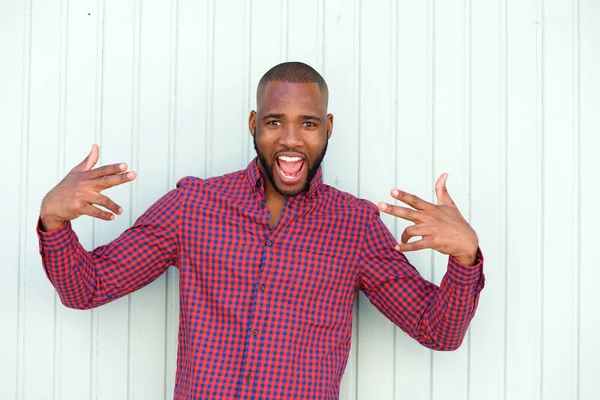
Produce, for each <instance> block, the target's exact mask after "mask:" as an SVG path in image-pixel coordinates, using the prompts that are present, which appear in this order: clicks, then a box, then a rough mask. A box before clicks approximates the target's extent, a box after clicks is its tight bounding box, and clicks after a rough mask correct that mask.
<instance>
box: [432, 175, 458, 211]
mask: <svg viewBox="0 0 600 400" xmlns="http://www.w3.org/2000/svg"><path fill="white" fill-rule="evenodd" d="M447 180H448V174H447V173H445V172H444V173H443V174H442V175H441V176H440V177H439V178H438V180H437V182H436V183H435V196H436V197H437V203H438V205H446V204H454V201H453V200H452V198H451V197H450V194H449V193H448V189H447V188H446V181H447Z"/></svg>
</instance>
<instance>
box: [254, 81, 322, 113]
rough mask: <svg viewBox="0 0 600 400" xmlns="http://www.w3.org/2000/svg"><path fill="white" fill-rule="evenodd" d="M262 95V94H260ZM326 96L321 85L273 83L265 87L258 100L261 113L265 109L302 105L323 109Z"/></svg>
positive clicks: (314, 83) (312, 83)
mask: <svg viewBox="0 0 600 400" xmlns="http://www.w3.org/2000/svg"><path fill="white" fill-rule="evenodd" d="M259 94H260V93H259ZM324 101H325V99H324V95H323V93H322V92H321V89H320V87H319V84H318V83H316V82H310V83H292V82H283V81H271V82H268V83H267V85H266V86H265V88H264V90H263V92H262V95H260V96H259V99H258V102H259V104H258V107H259V108H260V110H259V111H262V109H264V108H273V107H282V106H286V105H287V106H294V105H302V106H303V107H309V108H315V109H318V108H321V107H323V106H324Z"/></svg>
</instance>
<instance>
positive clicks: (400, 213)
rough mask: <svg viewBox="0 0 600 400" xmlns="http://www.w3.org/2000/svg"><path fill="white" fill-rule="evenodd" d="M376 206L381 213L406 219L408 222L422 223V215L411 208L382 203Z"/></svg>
mask: <svg viewBox="0 0 600 400" xmlns="http://www.w3.org/2000/svg"><path fill="white" fill-rule="evenodd" d="M377 206H378V207H379V209H380V210H381V211H383V212H384V213H386V214H390V215H393V216H394V217H398V218H402V219H406V220H408V221H412V222H422V219H423V213H422V212H420V211H416V210H413V209H412V208H407V207H401V206H394V205H391V204H387V203H383V202H381V203H379V204H378V205H377Z"/></svg>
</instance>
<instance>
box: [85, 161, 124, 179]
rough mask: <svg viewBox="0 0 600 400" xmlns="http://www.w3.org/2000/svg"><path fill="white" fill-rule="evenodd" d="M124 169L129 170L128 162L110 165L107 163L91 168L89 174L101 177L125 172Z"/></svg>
mask: <svg viewBox="0 0 600 400" xmlns="http://www.w3.org/2000/svg"><path fill="white" fill-rule="evenodd" d="M124 171H127V164H125V163H119V164H110V165H105V166H103V167H98V168H95V169H93V170H91V171H90V172H89V173H88V174H87V176H88V177H90V178H92V179H93V178H100V177H102V176H105V175H115V174H118V173H120V172H124Z"/></svg>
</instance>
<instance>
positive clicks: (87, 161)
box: [72, 143, 100, 171]
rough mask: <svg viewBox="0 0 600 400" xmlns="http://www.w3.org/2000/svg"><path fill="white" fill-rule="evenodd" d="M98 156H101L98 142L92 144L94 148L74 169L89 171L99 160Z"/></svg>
mask: <svg viewBox="0 0 600 400" xmlns="http://www.w3.org/2000/svg"><path fill="white" fill-rule="evenodd" d="M98 158H100V148H99V147H98V145H97V144H95V143H94V144H93V145H92V150H91V151H90V154H88V155H87V157H86V158H84V159H83V161H82V162H80V163H79V164H77V165H76V166H75V167H74V168H73V169H72V171H89V170H90V169H92V167H93V166H94V165H96V163H97V162H98Z"/></svg>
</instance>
